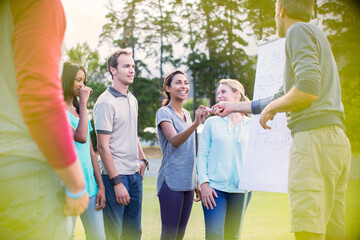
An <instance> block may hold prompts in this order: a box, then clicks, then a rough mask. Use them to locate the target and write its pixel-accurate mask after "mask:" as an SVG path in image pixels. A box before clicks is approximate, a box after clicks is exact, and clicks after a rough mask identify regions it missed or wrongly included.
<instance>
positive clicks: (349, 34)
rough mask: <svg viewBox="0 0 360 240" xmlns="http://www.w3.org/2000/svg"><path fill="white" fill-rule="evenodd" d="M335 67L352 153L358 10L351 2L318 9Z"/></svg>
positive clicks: (357, 132) (358, 143) (359, 142)
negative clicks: (338, 74)
mask: <svg viewBox="0 0 360 240" xmlns="http://www.w3.org/2000/svg"><path fill="white" fill-rule="evenodd" d="M318 10H319V13H320V14H322V15H323V16H324V20H323V24H324V25H325V30H326V33H327V35H328V39H329V42H330V44H331V47H332V50H333V53H334V56H335V59H336V60H337V64H338V67H339V73H340V79H341V86H342V102H343V104H344V108H345V114H346V119H345V122H344V124H345V127H346V129H347V135H348V137H349V139H350V141H351V144H352V147H353V149H357V150H359V149H360V127H359V124H360V121H359V112H360V100H359V97H358V96H359V95H360V83H359V80H360V78H359V76H360V68H359V62H360V43H359V39H360V31H359V28H360V17H359V16H360V10H359V8H357V6H356V4H355V2H354V1H350V0H335V1H334V0H332V1H329V0H326V1H324V2H323V4H322V5H321V6H320V7H319V9H318Z"/></svg>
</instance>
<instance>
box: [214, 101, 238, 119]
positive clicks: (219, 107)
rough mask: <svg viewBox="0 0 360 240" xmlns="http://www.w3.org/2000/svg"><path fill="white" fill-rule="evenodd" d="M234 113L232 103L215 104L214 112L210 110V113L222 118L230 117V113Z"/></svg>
mask: <svg viewBox="0 0 360 240" xmlns="http://www.w3.org/2000/svg"><path fill="white" fill-rule="evenodd" d="M233 111H234V109H233V108H232V106H231V103H230V102H225V101H222V102H219V103H217V104H215V105H214V106H213V107H212V110H210V111H209V112H210V113H212V114H215V115H218V116H220V117H225V116H227V115H229V114H230V113H232V112H233Z"/></svg>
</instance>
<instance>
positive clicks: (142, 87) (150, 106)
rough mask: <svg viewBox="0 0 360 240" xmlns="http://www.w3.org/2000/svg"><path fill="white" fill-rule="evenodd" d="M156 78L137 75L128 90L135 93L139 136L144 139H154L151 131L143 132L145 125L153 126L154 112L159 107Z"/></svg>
mask: <svg viewBox="0 0 360 240" xmlns="http://www.w3.org/2000/svg"><path fill="white" fill-rule="evenodd" d="M157 86H158V85H157V79H156V78H155V79H147V78H141V77H138V78H137V79H135V81H134V84H133V85H132V86H131V88H130V90H132V92H134V93H136V98H137V101H138V106H139V116H138V124H139V136H140V137H141V138H142V139H145V140H155V138H156V136H155V134H153V133H149V132H144V129H145V128H146V127H155V114H156V111H157V110H158V109H159V108H160V100H159V99H160V95H161V94H160V91H159V90H158V88H157Z"/></svg>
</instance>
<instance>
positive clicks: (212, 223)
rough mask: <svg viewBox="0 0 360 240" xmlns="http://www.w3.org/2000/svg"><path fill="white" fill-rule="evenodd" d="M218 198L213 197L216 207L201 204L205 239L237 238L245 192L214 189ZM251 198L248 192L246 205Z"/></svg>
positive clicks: (228, 239)
mask: <svg viewBox="0 0 360 240" xmlns="http://www.w3.org/2000/svg"><path fill="white" fill-rule="evenodd" d="M214 190H215V191H216V193H217V195H218V198H216V197H214V199H215V202H216V207H214V209H213V210H211V209H210V208H209V209H206V208H205V206H204V205H203V210H204V217H205V233H206V239H207V240H210V239H214V240H221V239H227V240H230V239H231V240H232V239H234V240H235V239H238V238H239V229H240V222H241V212H242V209H243V204H244V198H245V193H227V192H222V191H219V190H216V189H214ZM250 198H251V192H249V193H248V198H247V204H246V207H247V205H248V204H249V201H250Z"/></svg>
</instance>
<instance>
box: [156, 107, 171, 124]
mask: <svg viewBox="0 0 360 240" xmlns="http://www.w3.org/2000/svg"><path fill="white" fill-rule="evenodd" d="M161 122H172V119H171V116H170V112H169V111H168V110H167V109H165V108H160V109H159V110H158V111H157V112H156V127H159V124H160V123H161Z"/></svg>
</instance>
